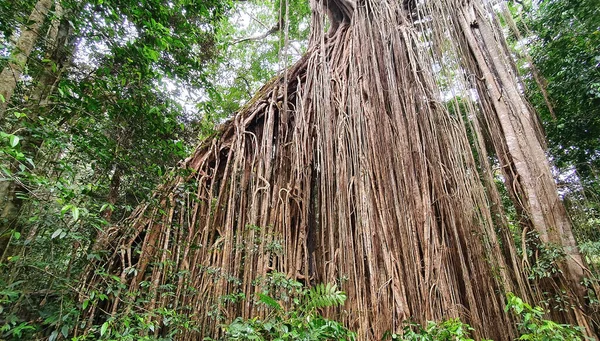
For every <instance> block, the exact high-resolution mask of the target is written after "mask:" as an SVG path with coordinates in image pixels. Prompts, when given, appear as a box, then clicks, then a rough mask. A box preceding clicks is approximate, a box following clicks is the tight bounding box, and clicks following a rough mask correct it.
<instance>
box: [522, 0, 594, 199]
mask: <svg viewBox="0 0 600 341" xmlns="http://www.w3.org/2000/svg"><path fill="white" fill-rule="evenodd" d="M531 7H532V8H526V9H525V10H524V12H525V13H526V15H527V16H526V19H525V20H524V22H522V23H521V25H522V26H525V27H526V28H527V29H528V30H530V32H531V34H530V36H529V37H528V40H529V41H527V42H526V43H524V44H526V46H527V47H528V49H529V52H530V54H531V55H532V57H533V61H534V64H535V66H536V67H537V68H538V70H539V71H540V73H541V75H542V76H543V77H544V78H545V79H546V80H547V91H548V94H549V97H550V100H551V104H552V106H553V107H554V111H555V113H556V119H553V118H552V116H551V114H550V112H549V110H548V108H547V107H546V106H545V103H544V101H543V98H542V94H541V92H540V91H539V90H537V89H536V85H534V83H533V81H531V82H529V83H528V84H529V88H530V91H529V93H530V95H531V99H532V101H533V104H534V105H535V106H536V109H537V110H538V111H539V112H540V113H541V115H542V118H543V120H544V126H545V128H546V132H547V136H548V139H549V142H550V151H551V153H552V156H553V159H554V162H555V163H556V165H557V166H559V167H561V168H567V167H575V169H576V170H577V175H578V176H579V177H580V178H581V180H582V181H584V183H586V185H588V186H592V185H593V183H595V181H597V176H598V173H597V170H598V167H599V166H600V155H599V154H598V151H599V150H600V140H599V139H598V136H600V68H599V65H600V54H599V53H598V51H600V32H599V31H598V27H599V26H600V8H599V7H598V3H597V1H595V0H582V1H580V0H546V1H539V2H536V4H534V5H532V6H531ZM526 32H527V31H526ZM595 191H596V192H597V188H596V189H595Z"/></svg>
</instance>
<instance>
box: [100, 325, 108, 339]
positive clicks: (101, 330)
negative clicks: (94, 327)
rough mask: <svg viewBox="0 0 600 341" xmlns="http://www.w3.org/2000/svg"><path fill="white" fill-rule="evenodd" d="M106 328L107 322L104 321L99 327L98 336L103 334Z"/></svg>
mask: <svg viewBox="0 0 600 341" xmlns="http://www.w3.org/2000/svg"><path fill="white" fill-rule="evenodd" d="M107 330H108V322H104V323H103V324H102V327H100V336H103V335H104V334H105V333H106V331H107Z"/></svg>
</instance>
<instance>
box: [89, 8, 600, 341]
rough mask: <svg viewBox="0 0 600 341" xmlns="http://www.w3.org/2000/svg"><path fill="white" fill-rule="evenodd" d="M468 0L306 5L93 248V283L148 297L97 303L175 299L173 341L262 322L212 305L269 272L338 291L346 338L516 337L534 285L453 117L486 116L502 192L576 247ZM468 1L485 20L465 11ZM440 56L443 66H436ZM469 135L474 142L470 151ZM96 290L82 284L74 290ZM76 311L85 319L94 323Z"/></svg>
mask: <svg viewBox="0 0 600 341" xmlns="http://www.w3.org/2000/svg"><path fill="white" fill-rule="evenodd" d="M478 3H479V1H454V0H440V1H425V2H419V3H414V4H413V5H411V4H410V3H409V4H408V5H405V4H402V3H399V2H398V1H396V0H359V1H348V0H329V1H325V0H323V1H317V0H313V1H311V8H312V9H313V22H312V30H311V39H310V44H309V48H308V52H307V54H306V55H305V56H304V57H302V58H301V59H300V60H299V61H298V62H297V63H296V64H295V65H294V66H293V67H292V68H290V69H289V70H288V71H287V72H286V74H284V75H281V76H280V77H277V78H275V79H274V80H273V81H271V82H269V83H268V84H266V85H265V86H264V87H263V88H262V89H261V90H260V91H259V92H258V93H257V94H256V96H255V97H254V98H253V99H252V100H251V101H250V102H249V103H248V104H247V105H246V106H245V107H244V108H242V109H241V110H240V111H239V112H238V113H237V114H236V115H235V116H234V117H233V118H232V119H231V120H229V121H227V122H225V123H224V124H223V125H222V126H221V127H220V130H219V134H218V135H217V136H216V137H214V138H213V139H210V140H207V141H204V142H203V144H201V145H200V146H199V147H198V148H197V149H196V150H195V152H194V154H193V155H192V156H191V157H190V158H188V159H187V160H186V161H185V162H184V163H183V164H182V168H184V169H185V170H186V171H187V173H188V174H190V175H185V176H184V175H180V176H174V177H173V178H172V179H171V181H169V182H167V183H166V184H165V185H163V186H161V187H159V188H158V189H157V191H156V192H155V194H154V196H153V198H152V200H151V201H150V203H148V204H145V205H143V206H140V207H138V209H136V210H135V212H134V213H133V214H132V216H131V217H130V218H129V219H128V220H127V222H126V223H125V224H124V225H123V226H117V227H114V228H113V229H111V230H110V234H108V233H107V234H106V237H105V238H104V239H103V242H102V245H99V246H98V247H101V248H107V249H108V250H109V251H110V254H109V255H108V256H107V258H106V259H104V260H102V261H100V262H98V263H91V264H90V265H89V269H90V273H93V271H92V270H93V269H96V268H98V267H103V268H105V269H107V271H110V272H112V273H114V274H115V275H116V276H117V277H119V278H120V279H121V280H122V281H124V282H125V283H126V286H128V288H129V290H131V292H135V293H137V294H136V295H144V294H143V293H141V291H140V289H141V286H142V283H149V287H150V289H151V290H150V291H151V294H150V295H149V296H148V297H149V298H148V300H147V301H146V302H148V304H146V305H143V306H136V305H135V303H123V302H122V301H120V300H117V299H115V300H113V301H112V302H111V304H112V307H111V309H109V310H110V311H119V309H120V308H126V309H139V310H144V309H148V308H156V307H158V306H176V307H178V308H177V309H181V311H182V312H185V311H193V312H196V313H197V315H195V317H194V318H195V319H196V322H197V323H198V326H200V328H201V329H200V331H198V332H189V333H187V334H185V335H182V336H181V339H182V340H200V339H202V338H203V337H204V336H207V335H208V336H210V337H215V338H218V337H219V336H220V335H221V333H222V331H221V330H219V328H218V327H216V325H218V323H222V322H223V321H225V322H229V321H231V320H233V319H234V318H236V317H238V316H240V317H243V318H256V317H258V318H260V317H265V316H266V315H267V314H268V312H266V311H265V310H264V309H263V308H264V307H261V306H259V305H255V304H254V303H253V301H252V299H249V300H248V301H245V302H242V303H239V302H233V303H232V302H224V300H223V299H222V298H223V297H224V296H225V295H230V294H231V293H239V292H242V293H245V295H246V297H254V296H255V295H256V294H257V293H260V292H262V290H264V289H265V285H267V284H268V283H267V284H265V282H266V279H267V278H269V276H270V275H271V274H272V273H273V272H281V273H284V274H286V275H287V276H288V277H289V278H292V279H296V280H298V281H302V282H304V283H305V284H307V285H310V284H314V283H315V282H336V283H340V284H341V286H342V288H343V290H344V291H345V292H346V293H347V295H348V300H347V303H346V306H345V307H344V308H343V309H341V310H339V311H329V312H328V316H330V317H336V318H338V319H340V320H342V321H343V322H344V323H345V324H346V325H347V326H348V327H350V328H351V329H354V330H356V331H357V332H358V339H359V340H367V341H370V340H381V339H383V338H384V336H385V335H386V334H387V333H389V332H395V331H398V330H401V329H402V328H403V321H405V320H409V319H410V320H412V321H416V322H419V323H422V324H425V323H426V322H427V321H431V320H436V321H440V320H445V319H448V318H457V317H459V318H461V319H462V320H463V321H464V322H467V323H469V324H470V325H472V326H473V327H474V328H475V330H476V331H475V332H474V333H475V335H474V336H475V339H481V338H484V337H485V338H492V339H494V340H497V341H505V340H506V341H508V340H513V339H515V338H516V337H518V328H517V326H516V321H515V320H514V316H511V315H509V314H507V313H506V312H505V311H504V304H505V294H506V292H508V291H515V292H517V293H519V294H520V295H522V296H523V298H524V299H525V300H526V301H528V302H531V303H534V304H535V303H537V302H536V300H537V299H539V298H540V297H541V295H542V294H543V293H541V292H539V291H538V289H539V288H538V287H537V284H538V283H536V282H532V281H528V278H527V277H528V276H527V271H526V269H525V265H524V264H522V263H521V262H519V261H518V260H517V259H516V255H517V250H516V246H515V241H514V239H513V237H512V234H511V231H510V226H509V224H508V222H507V220H506V219H502V218H495V217H494V215H495V214H502V213H503V212H504V211H503V209H504V208H503V207H498V205H500V204H501V202H500V201H501V200H500V193H499V192H498V189H497V188H496V186H495V184H494V180H495V179H494V178H493V176H494V175H493V174H491V170H492V168H493V167H492V162H491V161H490V158H486V157H484V156H485V155H484V156H481V155H479V157H476V156H475V155H474V152H473V149H472V144H470V141H469V136H468V134H467V128H466V127H465V121H466V120H476V119H477V118H478V117H483V118H485V119H486V120H492V119H493V120H494V122H496V121H497V122H498V127H499V128H498V129H496V130H494V131H493V132H494V133H495V134H497V135H495V136H494V137H493V138H495V139H496V140H497V141H495V142H498V143H497V144H495V145H494V146H498V150H499V151H502V152H503V154H501V157H505V158H506V160H507V161H506V160H505V161H502V162H504V164H503V166H507V167H512V168H511V169H515V174H516V175H515V176H514V178H515V184H517V181H518V184H517V185H521V186H523V187H524V190H523V191H518V190H516V191H515V193H516V194H517V195H514V196H512V197H511V198H512V199H514V200H515V201H518V200H523V201H524V202H525V204H522V203H519V202H515V205H521V206H520V207H521V208H522V210H523V212H524V214H526V215H527V216H529V217H531V220H532V221H533V224H534V225H533V226H535V227H536V229H538V230H539V232H540V235H541V236H542V238H546V239H547V240H549V241H552V242H556V243H557V244H560V246H565V247H567V248H568V247H570V246H571V245H572V244H571V242H572V241H571V240H570V239H569V236H568V234H569V233H570V230H569V228H570V225H566V224H567V223H568V221H567V222H565V220H564V219H563V216H561V214H562V213H563V212H562V211H561V207H562V206H561V205H562V204H561V203H560V201H558V200H556V199H558V196H557V194H556V188H555V187H552V186H553V185H552V178H551V174H550V168H549V166H548V162H547V160H545V157H544V155H543V154H544V153H543V148H542V147H541V142H540V140H539V139H538V135H537V133H536V131H535V125H534V124H533V123H532V119H534V118H535V117H534V116H533V115H534V113H533V112H531V111H529V110H528V109H527V105H526V102H525V101H524V100H523V99H522V98H521V96H520V94H519V92H518V87H517V86H516V85H515V82H516V81H517V79H516V78H515V77H512V76H511V75H510V74H509V71H507V70H506V69H505V68H504V66H502V63H503V62H505V60H503V58H509V57H510V56H509V55H507V51H505V50H503V48H502V47H499V42H498V41H496V40H495V39H493V35H491V32H492V29H491V28H489V27H487V26H484V25H487V24H486V23H485V22H483V20H484V19H486V18H487V17H488V16H491V15H493V11H490V10H488V11H484V9H479V8H478V7H477V6H476V5H477V4H478ZM472 6H475V7H472ZM473 8H477V10H479V11H484V13H485V15H483V13H482V14H481V15H479V14H478V15H479V16H477V17H475V18H473V17H471V16H472V15H474V12H472V11H473ZM415 11H416V12H415ZM326 18H328V20H329V21H330V22H329V30H328V31H327V32H325V30H324V28H325V27H327V25H326V20H327V19H326ZM480 21H481V22H480ZM477 22H480V23H479V29H478V28H477V27H476V26H477ZM479 30H480V31H481V32H480V31H479ZM442 47H443V49H442ZM436 49H437V50H436ZM444 49H445V50H444ZM435 56H437V58H440V59H435V58H436V57H435ZM444 58H445V59H444ZM448 59H450V62H449V63H448V64H447V65H450V66H447V65H442V63H440V61H447V60H448ZM473 60H474V61H473ZM439 67H453V68H454V69H451V71H455V74H456V75H457V78H458V77H464V78H466V79H471V78H479V80H477V81H473V87H472V88H471V87H469V88H466V89H463V90H464V93H462V96H463V97H464V98H465V101H467V102H468V104H469V105H468V106H465V107H464V108H463V109H461V110H462V112H461V110H459V112H458V113H452V112H451V111H449V110H448V108H447V103H446V102H444V100H443V98H442V95H441V89H440V87H439V86H438V82H437V81H438V79H437V77H438V73H437V71H436V69H439ZM456 86H458V85H456ZM472 91H476V92H477V96H472V95H469V94H471V93H472ZM472 97H476V99H471V98H472ZM492 102H493V103H492ZM475 123H477V122H474V124H473V125H474V126H475ZM517 128H518V129H517ZM519 129H520V130H519ZM474 131H475V132H474V134H478V133H480V132H481V129H480V128H475V130H474ZM483 139H484V136H476V141H477V142H476V143H477V146H479V148H482V149H483V148H484V147H485V146H486V144H485V141H483ZM488 145H489V144H488ZM498 153H499V152H498ZM478 162H480V163H485V164H483V165H478ZM478 166H479V168H478ZM479 169H483V171H482V172H483V178H484V179H483V180H482V176H481V175H480V172H479ZM511 175H512V174H511ZM538 181H539V183H538ZM189 187H192V188H193V191H185V190H184V189H185V188H189ZM492 205H496V206H495V207H490V206H492ZM563 210H564V209H563ZM526 224H527V222H523V225H524V226H523V228H526V227H527V225H526ZM557 231H560V232H562V233H565V234H566V236H558V234H557ZM571 235H572V234H571ZM500 241H501V242H500ZM273 245H277V246H279V250H278V251H277V252H275V251H273V248H272V247H271V246H273ZM569 252H570V251H569ZM570 255H571V254H570ZM574 257H576V254H574V256H573V259H575V258H574ZM131 269H135V270H136V271H137V273H136V274H131V271H130V270H131ZM563 269H565V270H566V271H568V272H565V273H566V274H568V276H571V275H570V274H571V268H570V266H567V267H564V268H563ZM172 274H183V275H181V277H178V276H173V275H172ZM177 277H178V278H177ZM173 278H176V279H175V280H174V279H173ZM101 280H102V279H100V278H94V277H93V276H88V277H87V278H86V280H85V281H82V291H83V292H85V290H97V286H98V285H99V284H100V283H101ZM548 280H549V281H552V283H553V285H552V286H550V288H549V289H548V290H549V295H555V294H557V295H560V294H561V292H560V290H561V289H563V288H568V287H569V285H573V279H572V278H570V277H569V278H568V280H567V281H565V280H564V278H563V277H559V276H558V277H556V278H551V279H548ZM159 285H163V286H167V285H173V287H175V288H176V289H175V290H174V292H175V295H174V296H173V295H172V293H169V294H164V295H162V296H161V293H160V291H159V290H157V288H158V287H159ZM190 287H193V288H194V294H192V295H188V294H187V293H186V292H188V288H190ZM544 289H545V288H544ZM126 296H127V295H123V294H122V293H121V296H120V297H126ZM135 299H137V298H136V297H134V298H132V300H135ZM570 299H572V300H573V301H574V302H577V300H578V299H581V292H579V291H577V290H576V291H575V292H573V293H572V295H571V297H570ZM140 301H144V300H143V299H140ZM132 302H133V301H132ZM570 302H571V301H569V303H568V305H567V307H566V308H565V309H564V310H559V311H557V312H556V314H555V317H556V318H557V320H559V321H561V322H567V323H572V324H578V325H581V326H582V327H584V328H586V329H587V330H588V332H589V334H590V335H593V331H592V330H591V329H590V328H589V325H588V318H589V317H587V316H585V315H583V314H581V313H580V311H579V313H578V312H577V311H575V312H574V311H572V310H571V306H570ZM89 309H90V311H89V312H87V314H88V315H86V314H84V315H85V316H90V315H93V314H95V313H97V310H94V309H95V308H89ZM186 309H188V310H186ZM577 309H579V308H578V307H576V308H575V309H574V310H577ZM107 311H108V310H107ZM215 316H216V317H215ZM96 317H98V316H96Z"/></svg>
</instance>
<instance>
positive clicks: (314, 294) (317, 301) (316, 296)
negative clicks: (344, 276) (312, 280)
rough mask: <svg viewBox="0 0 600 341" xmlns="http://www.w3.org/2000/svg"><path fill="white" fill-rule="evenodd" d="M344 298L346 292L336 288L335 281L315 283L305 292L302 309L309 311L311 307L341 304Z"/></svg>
mask: <svg viewBox="0 0 600 341" xmlns="http://www.w3.org/2000/svg"><path fill="white" fill-rule="evenodd" d="M346 298H347V296H346V293H344V292H343V291H340V290H338V287H337V284H335V283H334V284H331V283H327V284H317V285H316V286H315V287H313V288H312V289H310V290H309V291H308V292H307V293H306V295H305V299H306V301H305V302H304V305H303V307H302V308H303V309H302V310H304V311H311V310H313V309H320V308H327V307H335V306H341V305H344V302H346Z"/></svg>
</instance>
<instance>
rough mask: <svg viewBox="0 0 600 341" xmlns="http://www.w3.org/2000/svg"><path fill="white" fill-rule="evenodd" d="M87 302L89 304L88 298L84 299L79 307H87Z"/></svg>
mask: <svg viewBox="0 0 600 341" xmlns="http://www.w3.org/2000/svg"><path fill="white" fill-rule="evenodd" d="M89 304H90V300H84V301H83V304H82V305H81V308H82V309H84V310H85V308H87V307H88V305H89Z"/></svg>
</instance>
